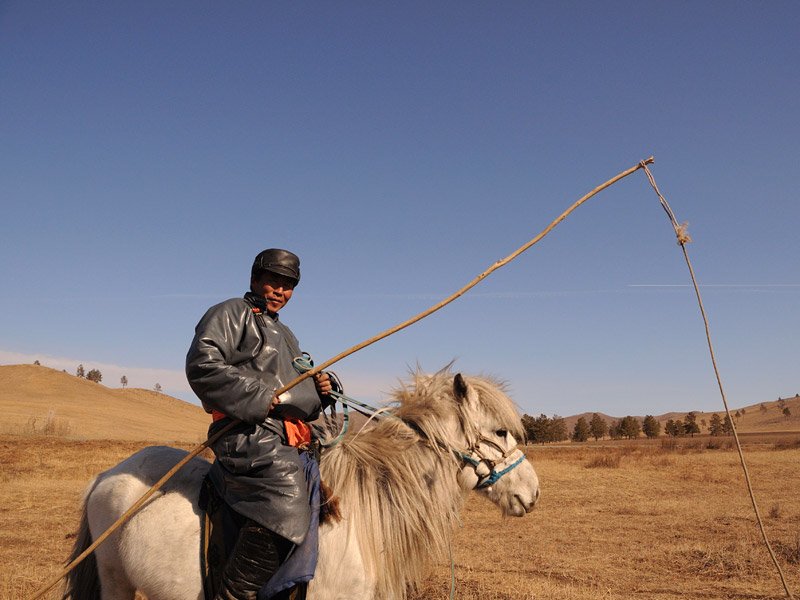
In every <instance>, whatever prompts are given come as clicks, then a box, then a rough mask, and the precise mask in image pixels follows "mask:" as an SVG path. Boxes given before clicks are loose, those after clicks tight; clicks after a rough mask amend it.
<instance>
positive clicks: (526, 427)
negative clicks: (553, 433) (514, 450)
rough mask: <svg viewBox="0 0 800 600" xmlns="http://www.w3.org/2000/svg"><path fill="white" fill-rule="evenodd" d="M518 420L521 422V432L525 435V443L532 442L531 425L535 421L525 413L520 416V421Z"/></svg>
mask: <svg viewBox="0 0 800 600" xmlns="http://www.w3.org/2000/svg"><path fill="white" fill-rule="evenodd" d="M520 420H521V421H522V431H523V433H524V434H525V443H526V444H527V443H530V442H532V441H533V438H532V437H531V432H532V431H533V423H534V421H535V420H536V419H534V418H533V417H532V416H530V415H529V414H527V413H526V414H524V415H522V419H520Z"/></svg>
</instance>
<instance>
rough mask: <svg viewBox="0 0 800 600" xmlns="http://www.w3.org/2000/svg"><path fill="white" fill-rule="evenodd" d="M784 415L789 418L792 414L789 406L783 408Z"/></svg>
mask: <svg viewBox="0 0 800 600" xmlns="http://www.w3.org/2000/svg"><path fill="white" fill-rule="evenodd" d="M783 416H784V417H786V418H787V419H788V418H789V417H791V416H792V411H791V410H789V407H788V406H785V407H784V408H783Z"/></svg>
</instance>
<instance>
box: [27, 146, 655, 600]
mask: <svg viewBox="0 0 800 600" xmlns="http://www.w3.org/2000/svg"><path fill="white" fill-rule="evenodd" d="M653 162H655V160H654V158H653V157H652V156H651V157H650V158H648V159H646V160H643V161H640V162H639V163H637V164H636V165H635V166H633V167H631V168H630V169H626V170H624V171H622V172H621V173H619V174H618V175H616V176H614V177H612V178H611V179H609V180H608V181H606V182H605V183H602V184H600V185H598V186H597V187H596V188H594V189H593V190H592V191H591V192H589V193H588V194H586V195H585V196H583V197H581V198H579V199H578V200H576V201H575V203H574V204H573V205H572V206H570V207H569V208H568V209H567V210H565V211H564V212H563V213H561V215H560V216H559V217H558V218H556V219H555V220H554V221H553V222H552V223H550V225H548V226H547V227H545V228H544V229H543V230H542V231H541V233H539V235H537V236H536V237H535V238H533V239H532V240H530V241H529V242H527V243H525V244H523V245H522V246H520V247H519V248H517V249H516V250H515V251H514V252H512V253H511V254H509V255H508V256H506V257H505V258H504V259H502V260H498V261H497V262H496V263H494V264H493V265H491V266H490V267H489V268H488V269H486V270H485V271H484V272H483V273H481V274H480V275H478V276H477V277H475V279H473V280H472V281H470V282H469V283H468V284H467V285H465V286H464V287H462V288H461V289H459V290H458V291H456V292H454V293H453V294H451V295H449V296H448V297H447V298H445V299H444V300H442V301H441V302H438V303H436V304H434V305H433V306H431V307H430V308H429V309H427V310H424V311H422V312H421V313H419V314H418V315H416V316H414V317H411V318H410V319H408V320H406V321H403V322H402V323H400V324H398V325H395V326H394V327H391V328H390V329H387V330H386V331H384V332H382V333H379V334H378V335H376V336H374V337H371V338H369V339H368V340H366V341H363V342H361V343H360V344H356V345H355V346H353V347H352V348H348V349H347V350H345V351H344V352H341V353H339V354H337V355H336V356H334V357H333V358H331V359H329V360H326V361H325V362H324V363H322V364H319V365H317V366H316V367H314V368H313V369H311V370H309V371H306V372H305V373H303V374H302V375H300V376H299V377H297V378H296V379H293V380H292V381H290V382H289V383H288V384H286V385H285V386H283V387H282V388H281V389H279V390H278V391H276V392H275V397H276V398H277V397H278V396H280V395H281V394H283V393H284V392H286V391H288V390H290V389H292V388H293V387H294V386H296V385H297V384H298V383H300V382H301V381H304V380H305V379H308V378H309V377H313V376H314V375H316V374H317V373H319V372H320V371H323V370H325V369H327V368H328V367H330V366H331V365H333V364H334V363H337V362H339V361H340V360H342V359H343V358H345V357H347V356H350V355H351V354H354V353H356V352H358V351H359V350H363V349H364V348H366V347H367V346H371V345H372V344H374V343H375V342H378V341H380V340H382V339H384V338H386V337H389V336H390V335H392V334H394V333H397V332H398V331H400V330H401V329H405V328H406V327H409V326H410V325H413V324H414V323H416V322H418V321H421V320H422V319H424V318H425V317H427V316H428V315H431V314H433V313H435V312H436V311H437V310H440V309H442V308H444V307H445V306H447V305H448V304H450V303H451V302H452V301H453V300H455V299H456V298H459V297H461V296H463V295H464V294H465V293H466V292H468V291H469V290H471V289H472V288H474V287H475V286H476V285H478V284H479V283H480V282H481V281H483V280H484V279H486V278H487V277H488V276H489V275H491V274H492V273H494V272H495V271H496V270H497V269H499V268H500V267H504V266H505V265H507V264H508V263H510V262H511V261H512V260H514V259H515V258H517V257H518V256H519V255H520V254H522V253H523V252H525V251H526V250H527V249H528V248H530V247H531V246H533V245H534V244H536V243H538V242H539V241H540V240H541V239H542V238H543V237H544V236H546V235H547V234H548V233H550V232H551V231H552V230H553V229H555V227H556V226H557V225H558V224H559V223H561V221H563V220H564V219H566V218H567V217H568V216H569V215H570V214H571V213H572V212H573V211H574V210H575V209H576V208H578V207H579V206H580V205H581V204H583V203H584V202H586V201H587V200H589V199H590V198H591V197H592V196H595V195H597V194H598V193H600V192H602V191H603V190H604V189H606V188H607V187H610V186H612V185H614V184H615V183H616V182H618V181H619V180H620V179H624V178H625V177H627V176H628V175H630V174H631V173H635V172H636V171H638V170H639V169H641V168H643V167H644V166H645V165H649V164H653ZM238 423H239V421H233V422H231V423H229V424H228V425H226V426H225V427H223V428H222V429H220V430H219V431H218V432H216V433H215V434H214V435H213V436H211V437H210V438H208V439H207V440H206V441H205V442H203V443H202V444H200V445H199V446H197V448H195V449H194V450H192V451H191V452H190V453H189V454H188V455H186V456H185V457H184V458H183V459H181V461H180V462H179V463H178V464H176V465H175V466H174V467H172V468H171V469H170V470H169V471H167V473H166V474H165V475H164V476H163V477H162V478H161V479H159V480H158V481H157V482H156V483H155V484H154V485H153V487H151V488H150V489H149V490H148V491H147V492H146V493H145V494H144V495H143V496H142V497H141V498H139V500H137V501H136V502H135V503H134V504H133V506H131V507H130V508H129V509H128V510H127V511H126V512H125V514H123V515H122V516H121V517H120V518H119V519H117V520H116V522H115V523H114V524H113V525H111V526H110V527H109V528H108V529H106V530H105V531H104V532H103V533H102V534H101V535H99V536H98V537H97V539H96V540H95V541H94V543H92V545H91V546H89V547H88V548H86V550H84V551H83V552H82V553H81V554H80V555H78V556H77V557H76V558H75V560H73V561H72V562H71V563H69V564H68V565H67V566H66V567H64V569H63V570H62V571H61V572H60V573H59V574H58V575H57V576H56V577H54V578H53V579H51V580H50V581H48V583H47V584H45V586H44V587H43V588H42V589H41V590H39V591H38V592H37V593H36V595H34V596H32V597H31V599H30V600H38V598H41V597H42V596H43V595H44V594H45V593H47V592H48V591H49V590H50V589H51V588H52V587H53V586H54V585H55V584H57V583H58V582H59V581H61V579H62V578H63V577H64V576H65V575H66V574H67V573H69V572H70V571H71V570H72V569H74V568H75V567H76V566H78V564H80V563H81V562H82V561H83V560H84V559H85V558H86V557H87V556H89V554H91V553H92V552H93V551H94V550H95V549H96V548H97V547H98V546H99V545H100V544H102V543H103V542H104V541H105V540H106V539H107V538H108V536H110V535H111V534H112V533H114V531H116V530H117V529H119V528H120V527H121V526H122V525H123V524H124V523H125V522H126V521H127V520H128V519H130V518H131V517H132V516H133V515H134V513H136V511H138V510H139V509H140V508H141V507H142V506H144V504H145V503H146V502H147V501H148V500H149V499H150V498H151V497H152V496H153V494H155V493H156V492H157V491H158V490H160V489H161V488H162V487H163V485H164V484H165V483H166V482H167V481H169V479H170V478H171V477H172V476H173V475H174V474H175V473H177V472H178V471H179V470H180V469H181V468H182V467H183V466H184V465H185V464H186V463H188V462H189V461H190V460H192V459H193V458H194V457H195V456H197V455H198V454H200V453H201V452H202V451H203V450H205V449H206V448H207V447H208V446H210V445H211V444H213V443H214V442H215V441H217V440H218V439H219V438H220V437H222V436H223V435H224V434H225V433H227V432H228V431H230V430H231V429H232V428H233V427H235V426H236V425H237V424H238Z"/></svg>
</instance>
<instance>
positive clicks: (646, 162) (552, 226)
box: [275, 156, 655, 396]
mask: <svg viewBox="0 0 800 600" xmlns="http://www.w3.org/2000/svg"><path fill="white" fill-rule="evenodd" d="M654 162H655V159H654V158H653V157H652V156H651V157H650V158H648V159H646V160H643V161H641V162H639V163H638V164H637V165H636V166H633V167H631V168H630V169H626V170H625V171H623V172H622V173H620V174H618V175H616V176H615V177H612V178H611V179H609V180H608V181H606V182H605V183H603V184H601V185H598V186H597V187H596V188H594V189H593V190H592V191H591V192H589V193H588V194H586V195H585V196H583V197H582V198H580V199H578V200H577V201H576V202H575V203H574V204H573V205H572V206H570V207H569V208H568V209H567V210H565V211H564V212H563V213H561V215H560V216H559V217H558V218H557V219H555V220H554V221H553V222H552V223H550V225H548V226H547V227H545V228H544V229H543V230H542V232H541V233H539V235H537V236H536V237H535V238H533V239H532V240H530V241H529V242H527V243H526V244H523V245H522V246H520V247H519V248H517V249H516V250H515V251H514V252H512V253H511V254H509V255H508V256H506V257H505V258H504V259H502V260H498V261H497V262H496V263H494V264H493V265H492V266H490V267H489V268H488V269H486V270H485V271H484V272H483V273H481V274H480V275H478V276H477V277H476V278H475V279H473V280H472V281H470V282H469V283H468V284H467V285H465V286H464V287H462V288H461V289H460V290H458V291H457V292H454V293H453V294H451V295H450V296H448V297H447V298H445V299H444V300H442V301H441V302H439V303H437V304H434V305H433V306H431V307H430V308H429V309H427V310H424V311H422V312H421V313H419V314H418V315H416V316H414V317H411V318H410V319H408V320H407V321H403V322H402V323H400V324H398V325H395V326H394V327H392V328H390V329H387V330H386V331H384V332H383V333H379V334H378V335H376V336H374V337H371V338H370V339H368V340H366V341H364V342H361V343H360V344H357V345H355V346H353V347H352V348H349V349H347V350H345V351H344V352H341V353H340V354H337V355H336V356H334V357H333V358H331V359H330V360H327V361H325V362H324V363H322V364H320V365H317V366H316V367H314V368H313V369H311V370H310V371H306V372H305V373H303V374H302V375H300V377H298V378H297V379H294V380H292V381H290V382H289V383H288V384H287V385H286V386H284V387H282V388H281V389H279V390H278V391H277V392H276V393H275V395H276V396H279V395H280V394H282V393H284V392H285V391H287V390H290V389H291V388H293V387H294V386H296V385H297V384H298V383H300V382H301V381H303V380H304V379H307V378H308V377H313V376H314V375H316V374H317V373H319V372H320V371H324V370H325V369H327V368H328V367H330V366H331V365H332V364H334V363H337V362H339V361H340V360H342V359H343V358H346V357H348V356H350V355H351V354H353V353H355V352H358V351H359V350H362V349H364V348H366V347H367V346H370V345H372V344H374V343H375V342H377V341H380V340H382V339H383V338H385V337H388V336H390V335H392V334H394V333H397V332H398V331H400V330H401V329H405V328H406V327H408V326H409V325H413V324H414V323H416V322H417V321H421V320H422V319H424V318H425V317H427V316H428V315H431V314H433V313H435V312H436V311H437V310H440V309H442V308H444V307H445V306H447V305H448V304H450V303H451V302H452V301H453V300H455V299H456V298H459V297H460V296H463V295H464V294H465V293H466V292H468V291H469V290H471V289H472V288H474V287H475V286H476V285H478V284H479V283H480V282H481V281H483V280H484V279H486V278H487V277H488V276H489V275H491V274H492V273H494V272H495V271H496V270H497V269H499V268H500V267H504V266H505V265H507V264H508V263H510V262H511V261H512V260H514V259H515V258H517V257H518V256H519V255H520V254H522V253H523V252H525V251H526V250H527V249H528V248H530V247H531V246H533V245H534V244H536V243H537V242H539V241H540V240H541V239H542V238H543V237H544V236H546V235H547V234H548V233H550V232H551V231H552V230H553V229H555V227H556V226H557V225H558V224H559V223H561V221H563V220H564V219H566V218H567V217H568V216H569V215H570V213H572V212H573V211H574V210H575V209H576V208H578V207H579V206H580V205H581V204H583V203H584V202H586V201H587V200H589V198H591V197H592V196H595V195H596V194H598V193H600V192H602V191H603V190H604V189H606V188H607V187H609V186H612V185H614V184H615V183H616V182H618V181H619V180H620V179H623V178H625V177H627V176H628V175H630V174H631V173H635V172H636V171H638V170H639V169H641V168H642V167H643V166H644V165H650V164H653V163H654Z"/></svg>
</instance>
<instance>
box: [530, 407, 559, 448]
mask: <svg viewBox="0 0 800 600" xmlns="http://www.w3.org/2000/svg"><path fill="white" fill-rule="evenodd" d="M522 426H523V428H524V429H525V437H526V438H527V439H528V442H529V443H532V444H546V443H548V442H560V441H562V440H566V439H567V438H568V437H569V435H568V433H567V425H566V423H565V422H564V419H562V418H561V417H559V416H558V415H553V418H552V419H551V418H549V417H548V416H547V415H545V414H541V415H539V416H538V417H536V418H534V417H531V416H530V415H523V416H522Z"/></svg>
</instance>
